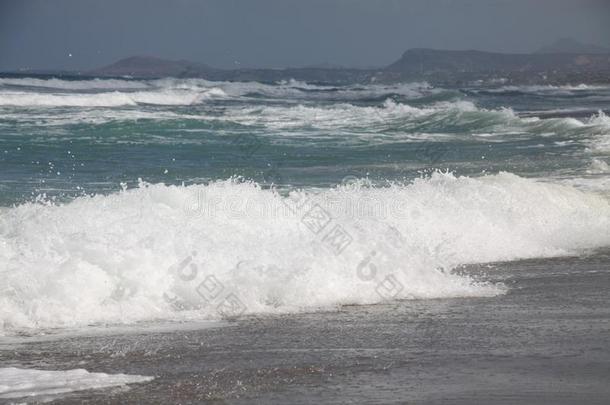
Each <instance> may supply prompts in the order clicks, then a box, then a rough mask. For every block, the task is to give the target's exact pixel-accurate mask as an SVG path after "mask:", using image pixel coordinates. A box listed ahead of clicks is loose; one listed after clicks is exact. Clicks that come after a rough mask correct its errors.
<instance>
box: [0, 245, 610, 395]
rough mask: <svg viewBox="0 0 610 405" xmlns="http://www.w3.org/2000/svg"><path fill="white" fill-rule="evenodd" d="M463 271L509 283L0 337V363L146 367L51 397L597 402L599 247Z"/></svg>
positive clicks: (602, 369)
mask: <svg viewBox="0 0 610 405" xmlns="http://www.w3.org/2000/svg"><path fill="white" fill-rule="evenodd" d="M463 271H466V272H468V273H470V274H474V275H478V277H480V278H482V279H485V280H490V281H494V282H502V283H504V284H505V285H506V286H507V287H508V292H507V294H505V295H500V296H496V297H491V298H465V299H437V300H413V301H409V300H407V301H400V302H390V303H386V304H381V305H375V306H360V307H358V306H352V307H344V308H342V309H341V310H339V311H337V312H321V313H320V312H319V313H309V314H301V315H294V314H292V315H290V316H274V317H265V318H257V319H253V318H249V319H244V320H237V321H232V322H227V323H223V324H220V325H218V326H217V327H211V328H209V327H208V328H202V329H200V328H195V329H194V330H193V329H190V330H189V328H184V327H180V328H176V329H178V331H170V330H168V328H165V329H164V330H161V331H157V332H150V331H148V332H146V333H117V334H116V335H114V334H112V333H109V334H104V335H97V336H79V335H78V334H77V335H73V336H67V337H64V338H59V339H54V338H48V339H45V338H42V339H40V338H38V339H32V338H22V339H20V340H18V341H19V342H21V343H16V342H15V340H14V339H11V340H10V342H9V340H8V339H5V341H4V343H2V344H0V349H1V351H0V367H24V368H38V369H52V370H61V369H66V370H67V369H75V368H84V369H87V370H89V371H96V372H105V373H110V374H113V373H114V374H116V373H126V374H138V375H144V376H154V377H155V379H154V380H153V381H152V382H150V383H143V384H133V385H130V386H129V387H128V388H126V387H121V388H110V389H101V390H89V391H81V392H74V393H72V394H68V395H65V396H63V397H59V398H55V399H54V400H53V398H45V399H46V400H52V402H51V403H53V404H55V403H57V404H77V403H90V404H106V403H111V404H115V403H116V404H119V403H121V404H125V403H159V404H161V403H180V404H195V403H210V404H214V403H217V404H223V403H226V404H247V403H267V404H283V403H293V404H306V403H336V404H349V403H378V404H388V403H422V404H440V403H443V404H445V403H450V404H473V403H486V404H491V403H493V404H496V403H497V404H512V403H527V404H574V403H587V404H604V403H607V401H608V398H610V386H609V385H608V376H609V375H610V346H609V345H608V343H609V336H610V309H609V308H608V296H609V294H608V291H609V288H610V252H607V251H604V252H597V253H595V254H591V255H589V256H586V257H579V258H576V257H575V258H558V259H537V260H527V261H520V262H513V263H498V264H494V265H491V266H489V265H484V266H473V267H469V268H467V269H464V270H463ZM0 342H1V341H0ZM7 342H9V343H7ZM5 401H8V400H5ZM27 401H28V403H32V402H31V398H30V399H27ZM17 402H22V401H21V400H19V401H15V403H17ZM9 403H10V402H9Z"/></svg>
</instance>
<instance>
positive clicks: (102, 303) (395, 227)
mask: <svg viewBox="0 0 610 405" xmlns="http://www.w3.org/2000/svg"><path fill="white" fill-rule="evenodd" d="M607 245H610V204H609V203H608V201H607V200H606V199H604V198H603V197H601V196H598V195H593V194H586V193H583V192H581V191H578V190H576V189H574V188H571V187H567V186H560V185H553V184H546V183H540V182H537V181H534V180H527V179H523V178H519V177H517V176H515V175H511V174H507V173H503V174H499V175H495V176H488V177H482V178H467V177H455V176H453V175H451V174H440V173H437V174H434V175H433V176H432V177H430V178H428V179H419V180H416V181H415V182H413V183H412V184H408V185H399V184H395V185H392V186H390V187H387V188H370V187H366V186H364V185H361V184H355V185H349V186H345V187H340V188H337V189H330V190H321V191H319V192H313V191H302V192H293V193H291V195H290V197H285V196H284V197H283V196H281V195H279V194H277V192H274V191H271V190H263V189H261V188H260V187H259V186H257V185H256V184H253V183H247V182H246V183H240V182H236V181H232V180H228V181H219V182H215V183H211V184H209V185H207V186H205V185H198V186H189V187H178V186H165V185H161V184H158V185H142V186H141V187H140V188H138V189H132V190H127V191H122V192H120V193H118V194H113V195H109V196H101V195H100V196H94V197H82V198H78V199H76V200H74V201H73V202H71V203H69V204H66V205H59V206H56V205H43V204H34V203H28V204H24V205H21V206H18V207H14V208H10V209H4V210H3V211H2V212H0V268H1V269H3V270H2V273H1V275H2V276H1V277H0V333H2V331H3V332H4V333H5V334H6V333H9V334H10V333H12V332H11V331H15V330H19V329H22V328H34V329H37V328H52V327H66V326H83V325H89V324H92V323H99V322H110V323H130V322H136V321H142V320H153V319H214V318H219V317H224V316H232V314H233V315H235V314H236V315H241V314H247V313H281V312H295V311H302V310H315V309H319V308H333V307H335V306H337V305H341V304H367V303H369V304H370V303H376V302H380V301H383V300H385V299H392V298H401V299H402V298H434V297H461V296H489V295H495V294H499V293H502V291H503V290H504V289H503V287H502V286H497V285H489V284H482V283H477V282H475V281H474V280H472V279H470V278H468V277H465V276H459V275H456V274H452V273H450V270H451V269H452V268H455V267H456V266H458V265H460V264H466V263H480V262H489V261H498V260H512V259H518V258H529V257H548V256H555V255H564V254H570V253H576V252H580V251H581V250H584V249H590V248H596V247H601V246H607Z"/></svg>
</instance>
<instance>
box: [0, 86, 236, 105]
mask: <svg viewBox="0 0 610 405" xmlns="http://www.w3.org/2000/svg"><path fill="white" fill-rule="evenodd" d="M224 96H226V94H225V93H224V92H223V91H222V90H220V89H217V88H212V89H209V90H205V91H197V92H195V91H179V90H162V91H135V92H119V91H112V92H103V93H32V92H16V91H3V92H1V93H0V106H20V107H27V106H36V107H38V106H41V107H118V106H130V105H131V106H133V105H138V104H154V105H191V104H198V103H201V102H203V101H205V100H208V99H211V98H216V97H224Z"/></svg>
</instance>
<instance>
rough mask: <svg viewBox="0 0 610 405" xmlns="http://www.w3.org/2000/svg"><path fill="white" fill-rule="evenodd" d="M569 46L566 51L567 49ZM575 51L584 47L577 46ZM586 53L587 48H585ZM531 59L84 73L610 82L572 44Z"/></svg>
mask: <svg viewBox="0 0 610 405" xmlns="http://www.w3.org/2000/svg"><path fill="white" fill-rule="evenodd" d="M568 45H569V46H568ZM577 48H578V49H583V46H580V45H578V47H577ZM585 48H586V46H585ZM546 49H547V50H554V51H555V52H550V53H548V52H537V53H532V54H507V53H497V52H483V51H475V50H467V51H447V50H436V49H421V48H418V49H409V50H407V51H406V52H405V53H404V54H403V55H402V56H401V57H400V59H398V60H397V61H396V62H394V63H392V64H391V65H389V66H387V67H385V68H380V69H347V68H339V67H329V66H322V67H320V66H318V67H305V68H287V69H234V70H225V69H215V68H212V67H210V66H208V65H205V64H202V63H196V62H190V61H186V60H178V61H172V60H166V59H161V58H156V57H150V56H133V57H130V58H126V59H121V60H119V61H118V62H116V63H113V64H111V65H109V66H106V67H103V68H100V69H96V70H93V71H90V72H86V74H87V75H90V76H107V77H108V76H132V77H136V78H155V77H168V76H169V77H199V78H204V79H208V80H231V81H259V82H276V81H280V80H289V79H296V80H302V81H306V82H309V83H333V84H349V83H366V82H378V83H387V82H397V81H413V80H425V81H428V82H430V83H432V84H440V85H464V84H468V83H472V82H477V81H481V80H482V81H484V82H485V81H489V82H492V83H493V82H497V80H501V81H502V82H506V83H513V84H518V83H523V84H525V83H529V84H539V83H546V84H561V83H609V82H610V54H608V53H600V52H592V51H593V50H599V49H597V48H596V49H590V48H586V49H587V50H588V51H589V52H576V53H574V52H556V50H568V49H576V47H575V45H574V43H572V42H571V41H567V42H566V41H562V42H561V44H559V45H557V44H554V45H553V46H552V47H548V48H546Z"/></svg>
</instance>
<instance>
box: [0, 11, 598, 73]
mask: <svg viewBox="0 0 610 405" xmlns="http://www.w3.org/2000/svg"><path fill="white" fill-rule="evenodd" d="M560 37H572V38H575V39H577V40H580V41H582V42H588V43H595V44H598V45H604V46H610V0H411V1H408V0H172V1H169V0H163V1H162V0H97V1H93V0H0V70H8V69H19V68H34V69H43V68H50V69H87V68H93V67H98V66H101V65H105V64H109V63H111V62H114V61H116V60H117V59H120V58H123V57H127V56H131V55H155V56H160V57H165V58H173V59H181V58H182V59H189V60H194V61H198V62H203V63H207V64H209V65H211V66H216V67H225V68H227V67H236V66H240V67H255V66H256V67H286V66H308V65H316V64H322V63H328V64H333V65H343V66H354V67H364V66H382V65H386V64H389V63H391V62H392V61H394V60H395V59H397V58H398V57H399V56H400V55H401V54H402V52H404V51H405V50H406V49H407V48H412V47H431V48H441V49H480V50H494V51H505V52H529V51H532V50H535V49H537V48H539V47H540V46H542V45H546V44H548V43H551V42H554V41H555V40H556V39H558V38H560ZM70 54H71V55H72V56H70Z"/></svg>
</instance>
